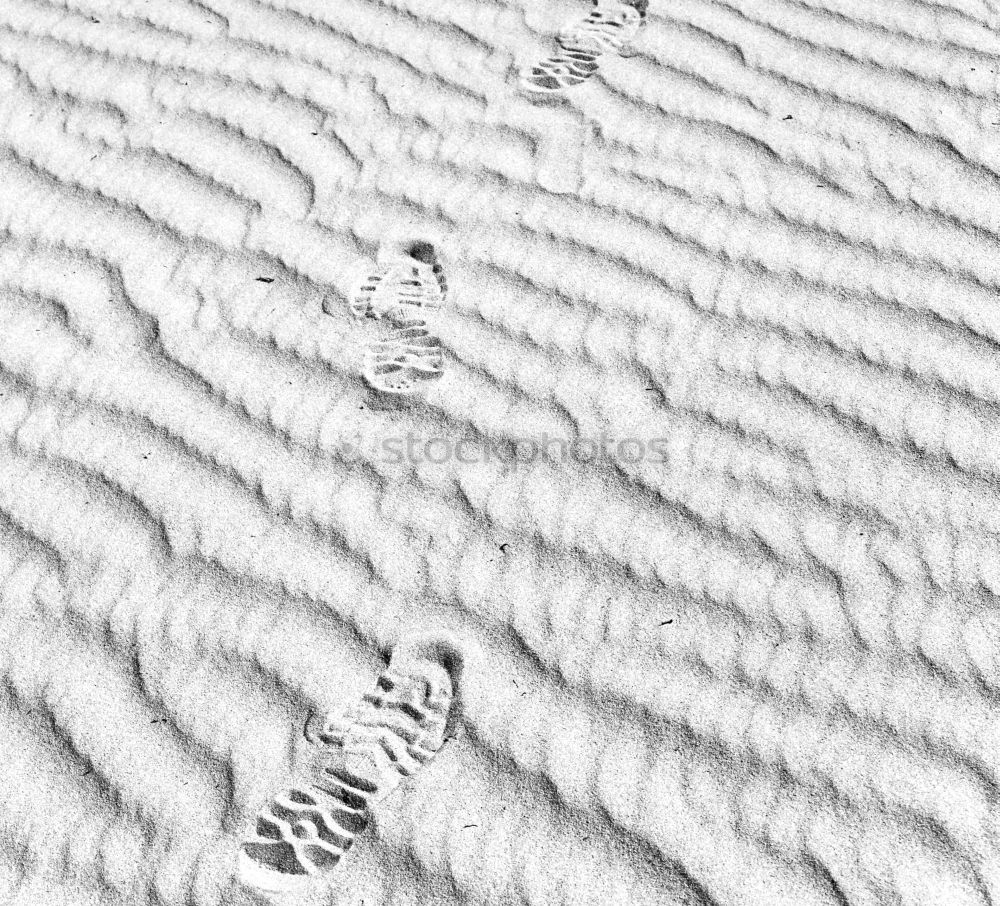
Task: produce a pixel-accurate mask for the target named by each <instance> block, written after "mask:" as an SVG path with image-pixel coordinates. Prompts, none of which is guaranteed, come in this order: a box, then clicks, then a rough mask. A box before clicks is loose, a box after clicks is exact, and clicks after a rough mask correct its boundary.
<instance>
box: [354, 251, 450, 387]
mask: <svg viewBox="0 0 1000 906" xmlns="http://www.w3.org/2000/svg"><path fill="white" fill-rule="evenodd" d="M447 298H448V281H447V279H446V278H445V275H444V268H443V266H442V265H441V262H440V260H439V259H438V255H437V251H436V250H435V248H434V246H433V245H432V244H431V243H429V242H424V241H417V242H411V243H409V244H407V245H405V246H403V247H402V248H400V249H399V250H398V252H397V253H396V254H394V255H392V256H391V257H390V258H389V260H387V261H384V262H383V263H381V264H380V265H379V266H377V267H375V268H373V269H371V270H370V271H368V272H366V273H364V274H362V275H361V277H360V279H359V280H358V285H357V288H356V290H355V292H354V293H353V295H352V298H351V303H350V304H351V313H352V314H353V315H354V317H355V318H357V319H359V320H360V319H369V320H374V321H379V322H382V323H383V324H385V325H387V326H388V327H389V335H388V337H387V338H386V339H382V340H378V341H375V342H373V343H371V344H370V345H369V346H368V348H367V349H366V350H365V353H364V362H363V365H362V375H363V376H364V378H365V380H366V381H367V382H368V384H369V385H370V386H371V387H373V388H374V389H375V390H379V391H382V392H384V393H395V394H404V395H405V394H411V393H414V392H415V391H417V390H419V389H420V387H421V386H423V385H424V384H426V383H427V382H428V381H432V380H436V379H437V378H440V377H441V376H442V375H443V374H444V351H443V349H442V346H441V341H440V339H438V337H437V335H436V334H435V333H434V332H433V330H432V328H431V323H430V319H431V318H432V316H433V312H434V311H436V310H437V309H439V308H441V307H442V306H443V305H444V303H445V302H446V301H447Z"/></svg>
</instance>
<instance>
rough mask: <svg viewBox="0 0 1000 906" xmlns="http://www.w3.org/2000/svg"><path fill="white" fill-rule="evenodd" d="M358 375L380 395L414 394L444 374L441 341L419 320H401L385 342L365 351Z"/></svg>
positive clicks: (375, 344) (374, 344) (396, 323)
mask: <svg viewBox="0 0 1000 906" xmlns="http://www.w3.org/2000/svg"><path fill="white" fill-rule="evenodd" d="M361 373H362V375H363V376H364V379H365V380H366V381H367V382H368V384H369V385H370V386H372V387H374V388H375V389H376V390H381V391H382V392H383V393H401V394H408V393H413V392H414V391H416V390H418V389H420V386H421V384H422V383H424V382H426V381H433V380H436V379H437V378H440V377H441V376H442V375H443V374H444V352H443V350H442V348H441V341H440V340H439V339H438V338H437V337H436V336H435V335H434V334H433V333H431V331H430V328H429V327H428V326H427V323H426V322H425V321H423V320H421V319H420V318H412V319H406V320H403V319H400V320H398V321H396V322H395V324H394V330H393V332H392V335H391V336H390V337H389V339H388V340H381V341H378V342H375V343H372V344H371V345H370V346H369V347H368V348H367V349H366V350H365V356H364V364H363V365H362V369H361Z"/></svg>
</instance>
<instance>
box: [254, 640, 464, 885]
mask: <svg viewBox="0 0 1000 906" xmlns="http://www.w3.org/2000/svg"><path fill="white" fill-rule="evenodd" d="M460 675H461V654H460V653H459V651H458V649H457V648H456V647H455V645H454V644H453V643H452V642H450V641H449V640H448V639H446V638H444V637H441V636H416V637H411V639H410V640H409V641H408V642H405V643H404V644H402V645H400V646H399V647H397V649H396V651H395V652H394V653H393V656H392V659H391V660H390V662H389V665H388V667H386V669H385V671H384V672H383V673H382V674H381V676H379V678H378V681H377V682H376V684H375V688H374V690H373V691H372V692H370V693H368V694H367V695H365V696H364V698H363V699H362V700H361V702H359V703H358V704H357V705H356V706H355V707H353V708H351V709H350V710H349V711H348V712H347V713H345V714H343V715H337V716H329V715H328V716H327V717H326V718H324V719H323V720H322V721H316V720H314V719H313V718H312V717H310V719H309V720H307V721H306V725H305V728H304V731H303V735H304V736H305V740H306V744H305V745H304V746H303V747H302V751H301V753H300V755H299V756H297V758H296V761H297V762H298V763H297V764H296V766H295V776H294V778H293V780H292V782H291V784H290V785H289V787H288V789H287V790H285V791H284V792H282V793H280V794H279V795H277V796H275V797H274V799H272V800H271V802H270V803H268V805H267V806H265V807H264V809H263V810H262V811H261V812H260V814H259V815H258V816H257V824H256V828H255V830H254V833H253V834H252V835H250V837H249V839H247V840H246V841H245V842H244V843H243V845H242V847H241V848H240V856H239V871H240V878H241V880H242V881H243V882H244V883H245V884H248V885H250V886H252V887H255V888H257V889H259V890H263V891H270V892H277V893H280V892H284V891H286V890H289V889H293V888H298V887H300V886H301V885H303V884H304V883H308V881H309V880H310V879H311V878H312V877H314V876H316V875H319V874H323V873H325V872H327V871H329V870H330V869H332V868H333V867H334V866H335V865H336V864H337V863H338V862H339V861H340V858H341V857H342V856H343V855H344V853H346V852H347V850H348V849H350V847H351V845H352V844H353V842H354V839H355V837H356V836H357V835H358V834H360V833H361V832H362V831H364V829H365V828H366V827H367V826H368V821H369V808H370V807H371V806H372V805H374V804H375V803H377V802H379V801H381V800H382V799H384V798H385V797H386V796H387V795H389V793H391V792H392V791H393V790H394V789H396V787H397V786H399V784H400V782H401V781H402V780H403V779H404V778H406V777H410V776H412V775H414V774H416V773H417V772H418V771H419V770H420V768H421V767H422V766H423V765H425V764H427V763H428V762H430V761H431V760H432V759H433V758H434V756H435V755H436V754H437V752H438V751H439V750H440V749H441V746H442V745H443V744H444V741H445V739H446V738H447V737H448V736H450V735H453V731H454V727H455V723H456V721H457V719H458V704H457V694H458V682H459V678H460Z"/></svg>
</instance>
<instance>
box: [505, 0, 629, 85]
mask: <svg viewBox="0 0 1000 906" xmlns="http://www.w3.org/2000/svg"><path fill="white" fill-rule="evenodd" d="M647 7H648V0H594V8H593V9H592V10H591V11H590V14H589V15H588V16H587V18H586V19H584V20H583V21H582V22H578V23H576V24H574V25H572V26H569V27H567V28H564V29H563V30H562V31H560V32H559V35H558V37H557V38H556V43H557V44H558V45H559V48H560V51H559V53H557V54H555V55H554V56H551V57H548V58H547V59H545V60H542V61H540V62H539V63H536V64H535V65H534V66H531V67H529V68H528V69H527V70H525V71H524V72H523V73H522V74H521V85H522V86H523V87H524V88H526V89H527V90H528V91H532V92H540V93H543V94H552V93H555V92H559V91H563V90H565V89H567V88H572V87H574V86H576V85H580V84H581V83H583V82H585V81H586V80H587V79H589V78H590V77H591V76H592V75H593V74H594V73H595V72H597V70H598V69H599V68H600V64H599V63H598V60H599V59H600V58H601V57H602V56H603V55H604V54H606V53H616V54H618V55H620V56H624V55H626V54H627V53H628V52H629V48H630V46H631V44H632V42H633V41H634V40H635V38H636V36H637V35H638V34H639V29H640V28H642V26H643V24H644V23H645V21H646V9H647Z"/></svg>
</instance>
